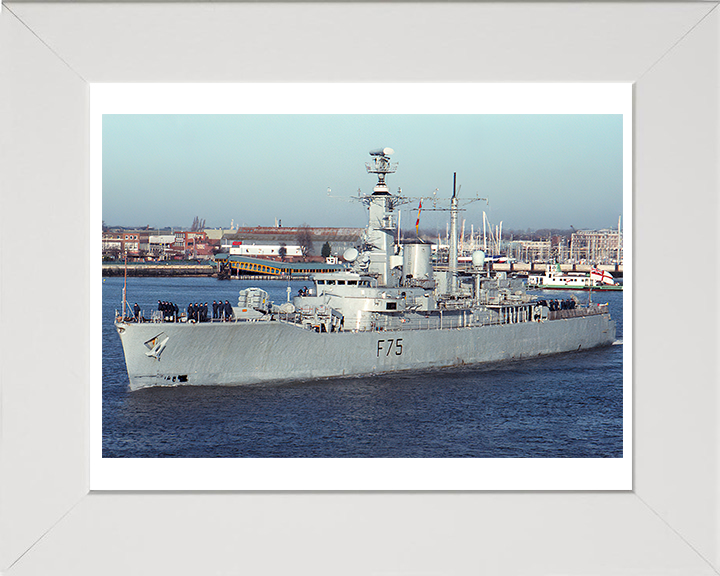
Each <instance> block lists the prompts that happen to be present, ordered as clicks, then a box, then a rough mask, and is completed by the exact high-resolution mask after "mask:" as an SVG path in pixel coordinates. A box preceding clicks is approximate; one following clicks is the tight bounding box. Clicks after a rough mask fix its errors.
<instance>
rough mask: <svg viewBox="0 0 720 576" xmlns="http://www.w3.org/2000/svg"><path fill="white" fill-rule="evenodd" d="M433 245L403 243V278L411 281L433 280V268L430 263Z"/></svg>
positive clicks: (421, 242)
mask: <svg viewBox="0 0 720 576" xmlns="http://www.w3.org/2000/svg"><path fill="white" fill-rule="evenodd" d="M430 257H431V245H430V244H428V243H427V242H423V241H421V240H420V241H418V240H414V241H413V240H409V241H407V242H404V243H403V276H404V277H405V278H406V279H407V280H409V279H413V280H414V281H427V280H432V277H433V268H432V264H431V263H430Z"/></svg>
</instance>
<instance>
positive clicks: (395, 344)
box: [376, 338, 403, 358]
mask: <svg viewBox="0 0 720 576" xmlns="http://www.w3.org/2000/svg"><path fill="white" fill-rule="evenodd" d="M402 341H403V339H402V338H396V339H393V338H388V339H387V340H378V341H377V354H376V357H377V358H379V357H380V355H381V354H383V355H385V356H390V354H392V353H394V354H395V356H402V351H403V346H402Z"/></svg>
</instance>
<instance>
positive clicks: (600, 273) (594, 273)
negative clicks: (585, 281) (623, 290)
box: [590, 266, 615, 286]
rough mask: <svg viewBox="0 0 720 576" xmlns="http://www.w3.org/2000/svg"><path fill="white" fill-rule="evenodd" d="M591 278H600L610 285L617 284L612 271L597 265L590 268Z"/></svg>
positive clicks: (602, 281)
mask: <svg viewBox="0 0 720 576" xmlns="http://www.w3.org/2000/svg"><path fill="white" fill-rule="evenodd" d="M590 278H592V279H593V280H598V281H599V282H601V283H603V284H609V285H610V286H612V285H614V284H615V280H614V279H613V277H612V274H610V272H605V270H600V269H599V268H596V267H595V266H593V267H592V268H590Z"/></svg>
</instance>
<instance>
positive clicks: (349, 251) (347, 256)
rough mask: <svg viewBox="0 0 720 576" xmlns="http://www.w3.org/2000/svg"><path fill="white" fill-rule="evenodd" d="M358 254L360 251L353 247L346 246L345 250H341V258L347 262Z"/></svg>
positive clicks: (351, 260) (353, 260) (352, 260)
mask: <svg viewBox="0 0 720 576" xmlns="http://www.w3.org/2000/svg"><path fill="white" fill-rule="evenodd" d="M359 255H360V253H359V252H358V251H357V250H356V249H355V248H348V249H347V250H345V252H343V258H344V259H345V260H346V261H347V262H355V260H357V257H358V256H359Z"/></svg>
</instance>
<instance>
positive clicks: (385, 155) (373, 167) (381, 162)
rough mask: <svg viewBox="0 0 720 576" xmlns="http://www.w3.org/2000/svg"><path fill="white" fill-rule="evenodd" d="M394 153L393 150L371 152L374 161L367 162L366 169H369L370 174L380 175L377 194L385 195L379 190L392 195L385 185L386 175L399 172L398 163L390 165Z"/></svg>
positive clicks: (383, 149) (385, 149) (376, 188)
mask: <svg viewBox="0 0 720 576" xmlns="http://www.w3.org/2000/svg"><path fill="white" fill-rule="evenodd" d="M394 153H395V150H393V149H392V148H380V149H379V150H371V151H370V156H372V161H371V162H365V168H367V171H368V173H370V174H377V175H378V183H377V185H376V186H375V193H383V190H378V189H379V188H382V189H384V193H385V194H389V193H390V192H389V191H388V190H387V185H386V184H385V175H386V174H393V173H394V172H395V171H397V167H398V163H397V162H393V163H392V164H391V163H390V156H392V155H393V154H394Z"/></svg>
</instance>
